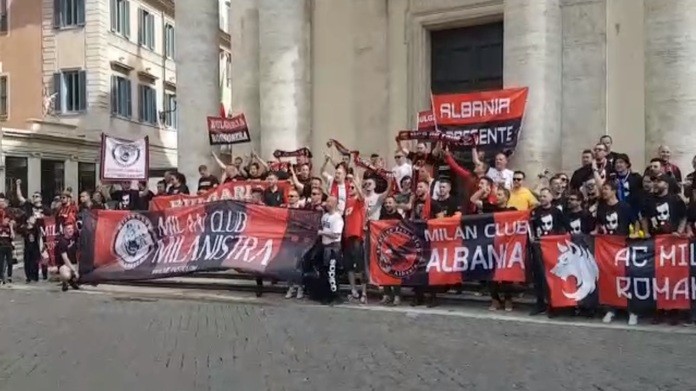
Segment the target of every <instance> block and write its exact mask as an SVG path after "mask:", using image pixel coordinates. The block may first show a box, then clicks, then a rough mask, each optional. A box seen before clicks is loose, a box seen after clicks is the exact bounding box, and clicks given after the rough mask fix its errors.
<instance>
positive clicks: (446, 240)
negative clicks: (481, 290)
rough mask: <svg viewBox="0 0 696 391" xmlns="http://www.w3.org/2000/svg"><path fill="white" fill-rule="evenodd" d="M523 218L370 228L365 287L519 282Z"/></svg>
mask: <svg viewBox="0 0 696 391" xmlns="http://www.w3.org/2000/svg"><path fill="white" fill-rule="evenodd" d="M528 219H529V212H528V211H520V212H501V213H494V214H484V215H471V216H464V217H461V218H456V217H455V218H446V219H434V220H427V221H425V220H424V221H415V222H414V221H396V220H383V221H372V222H370V256H369V273H370V281H371V283H372V284H375V285H382V286H393V285H405V286H427V285H452V284H459V283H461V282H462V281H481V280H485V281H508V282H524V281H525V260H526V258H527V257H526V254H527V242H528V239H529V223H528Z"/></svg>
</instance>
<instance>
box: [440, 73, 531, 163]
mask: <svg viewBox="0 0 696 391" xmlns="http://www.w3.org/2000/svg"><path fill="white" fill-rule="evenodd" d="M527 92H528V89H527V88H526V87H524V88H511V89H505V90H496V91H482V92H475V93H469V94H447V95H433V97H432V104H433V112H434V123H435V124H437V128H438V130H440V131H442V132H445V133H447V134H449V135H451V136H456V137H463V138H473V139H474V140H476V141H477V144H478V147H479V148H480V149H482V150H489V151H504V150H512V151H514V149H515V147H516V146H517V141H518V139H519V134H520V128H521V126H522V117H523V115H524V109H525V105H526V103H527Z"/></svg>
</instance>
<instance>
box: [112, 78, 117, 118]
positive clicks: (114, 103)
mask: <svg viewBox="0 0 696 391" xmlns="http://www.w3.org/2000/svg"><path fill="white" fill-rule="evenodd" d="M118 103H119V102H118V79H117V78H116V76H111V114H118Z"/></svg>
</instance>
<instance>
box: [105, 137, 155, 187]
mask: <svg viewBox="0 0 696 391" xmlns="http://www.w3.org/2000/svg"><path fill="white" fill-rule="evenodd" d="M149 166H150V148H149V140H148V138H147V136H145V137H143V138H141V139H137V140H124V139H120V138H116V137H111V136H107V135H105V134H102V146H101V173H100V174H101V175H100V176H101V180H102V181H104V182H108V181H135V180H138V181H146V180H147V178H148V169H149Z"/></svg>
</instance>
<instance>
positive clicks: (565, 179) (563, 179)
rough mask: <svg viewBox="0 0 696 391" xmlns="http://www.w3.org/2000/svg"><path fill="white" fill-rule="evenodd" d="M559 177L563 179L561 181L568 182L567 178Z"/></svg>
mask: <svg viewBox="0 0 696 391" xmlns="http://www.w3.org/2000/svg"><path fill="white" fill-rule="evenodd" d="M560 179H561V181H563V182H568V178H564V177H561V178H560Z"/></svg>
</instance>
